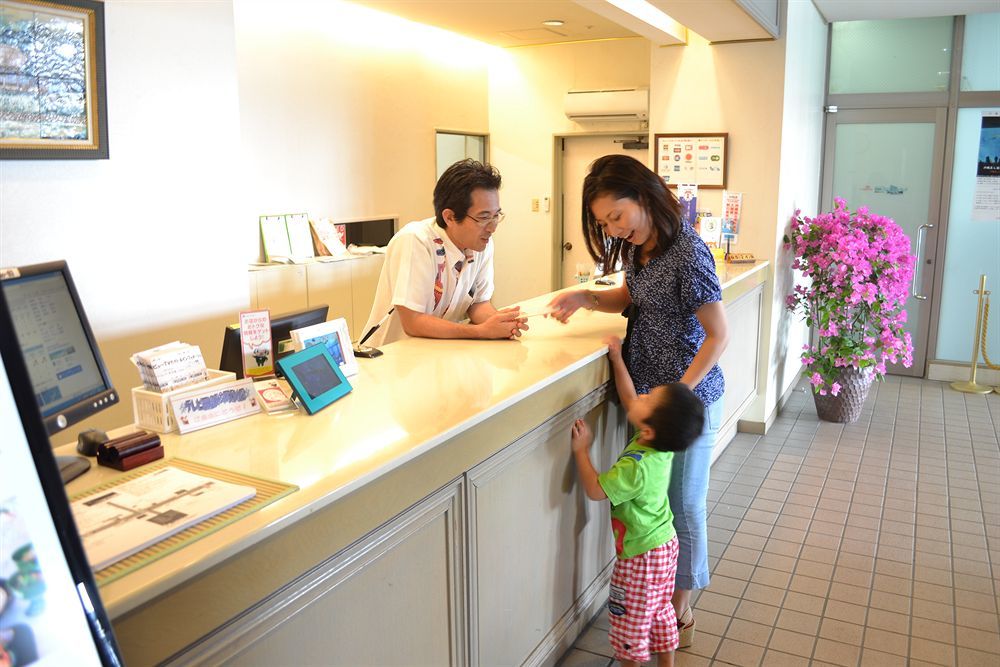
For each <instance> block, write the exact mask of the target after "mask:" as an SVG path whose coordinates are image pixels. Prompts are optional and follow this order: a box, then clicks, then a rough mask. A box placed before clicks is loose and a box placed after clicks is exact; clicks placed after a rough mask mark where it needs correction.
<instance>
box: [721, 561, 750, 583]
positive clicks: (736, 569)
mask: <svg viewBox="0 0 1000 667" xmlns="http://www.w3.org/2000/svg"><path fill="white" fill-rule="evenodd" d="M753 569H754V568H753V565H749V564H747V563H737V562H736V561H731V560H726V559H722V560H720V561H719V562H718V564H716V566H715V570H714V572H713V575H714V574H719V575H723V576H726V577H732V578H734V579H743V580H746V581H750V576H751V575H752V574H753Z"/></svg>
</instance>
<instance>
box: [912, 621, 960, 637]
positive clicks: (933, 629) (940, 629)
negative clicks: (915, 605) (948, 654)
mask: <svg viewBox="0 0 1000 667" xmlns="http://www.w3.org/2000/svg"><path fill="white" fill-rule="evenodd" d="M910 635H911V636H913V637H923V638H924V639H927V640H929V641H933V642H940V643H942V644H954V643H955V626H954V625H953V624H951V623H942V622H941V621H935V620H932V619H929V618H920V617H919V616H914V617H913V620H912V621H911V622H910Z"/></svg>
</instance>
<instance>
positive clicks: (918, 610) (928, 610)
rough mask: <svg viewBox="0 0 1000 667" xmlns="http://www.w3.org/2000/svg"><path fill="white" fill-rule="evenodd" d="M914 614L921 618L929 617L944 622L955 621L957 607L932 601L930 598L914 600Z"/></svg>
mask: <svg viewBox="0 0 1000 667" xmlns="http://www.w3.org/2000/svg"><path fill="white" fill-rule="evenodd" d="M913 615H914V616H917V617H919V618H929V619H931V620H932V621H941V622H943V623H954V622H955V608H954V607H952V606H951V605H947V604H941V603H940V602H931V601H930V600H920V599H914V600H913Z"/></svg>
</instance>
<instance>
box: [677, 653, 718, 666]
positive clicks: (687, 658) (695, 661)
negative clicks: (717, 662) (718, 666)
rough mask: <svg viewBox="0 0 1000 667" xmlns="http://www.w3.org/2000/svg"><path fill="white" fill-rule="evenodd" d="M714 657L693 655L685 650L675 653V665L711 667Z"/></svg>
mask: <svg viewBox="0 0 1000 667" xmlns="http://www.w3.org/2000/svg"><path fill="white" fill-rule="evenodd" d="M711 664H712V659H711V658H703V657H701V656H700V655H692V654H690V653H685V652H684V651H678V652H677V653H676V654H674V665H675V666H676V667H711Z"/></svg>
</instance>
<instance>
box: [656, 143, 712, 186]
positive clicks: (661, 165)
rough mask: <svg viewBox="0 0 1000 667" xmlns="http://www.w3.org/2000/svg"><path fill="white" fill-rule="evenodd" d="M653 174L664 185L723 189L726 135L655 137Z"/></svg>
mask: <svg viewBox="0 0 1000 667" xmlns="http://www.w3.org/2000/svg"><path fill="white" fill-rule="evenodd" d="M654 137H655V141H656V173H657V174H659V175H660V177H661V178H662V179H663V180H664V181H665V182H666V184H667V185H670V186H676V185H679V184H681V183H684V184H690V185H697V186H698V187H699V188H720V189H721V188H725V187H726V164H727V162H726V143H727V140H728V139H729V133H728V132H722V133H717V134H657V135H654Z"/></svg>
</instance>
